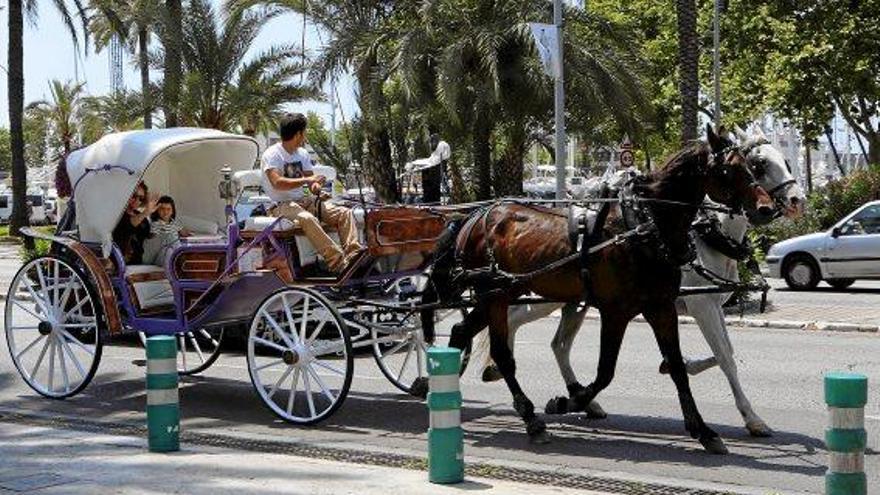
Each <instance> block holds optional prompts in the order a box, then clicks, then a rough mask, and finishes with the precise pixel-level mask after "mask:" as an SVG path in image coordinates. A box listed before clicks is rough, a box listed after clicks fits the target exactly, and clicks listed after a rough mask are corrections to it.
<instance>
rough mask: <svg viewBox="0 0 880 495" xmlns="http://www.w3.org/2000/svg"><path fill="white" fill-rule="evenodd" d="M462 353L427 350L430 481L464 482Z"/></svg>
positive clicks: (446, 350) (444, 348)
mask: <svg viewBox="0 0 880 495" xmlns="http://www.w3.org/2000/svg"><path fill="white" fill-rule="evenodd" d="M459 370H461V351H459V350H458V349H454V348H451V347H432V348H430V349H428V376H429V378H428V386H429V393H428V410H429V412H430V418H431V422H430V427H429V429H428V480H429V481H430V482H431V483H460V482H461V481H464V436H463V435H462V431H461V388H460V387H459V376H458V375H459Z"/></svg>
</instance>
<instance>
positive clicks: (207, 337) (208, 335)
mask: <svg viewBox="0 0 880 495" xmlns="http://www.w3.org/2000/svg"><path fill="white" fill-rule="evenodd" d="M199 333H200V334H202V337H204V338H206V339H208V340H210V341H211V345H213V346H214V347H220V342H217V341H216V340H214V337H212V336H211V334H210V333H208V331H207V330H205V329H204V328H202V329H201V330H199Z"/></svg>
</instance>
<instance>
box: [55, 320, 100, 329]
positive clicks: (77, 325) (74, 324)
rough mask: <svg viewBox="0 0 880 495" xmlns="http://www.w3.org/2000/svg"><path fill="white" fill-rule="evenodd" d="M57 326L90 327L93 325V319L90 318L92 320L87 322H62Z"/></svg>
mask: <svg viewBox="0 0 880 495" xmlns="http://www.w3.org/2000/svg"><path fill="white" fill-rule="evenodd" d="M59 326H60V327H61V328H91V327H93V326H95V320H94V319H92V321H90V322H88V323H63V324H61V325H59Z"/></svg>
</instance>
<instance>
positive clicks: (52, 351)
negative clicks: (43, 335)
mask: <svg viewBox="0 0 880 495" xmlns="http://www.w3.org/2000/svg"><path fill="white" fill-rule="evenodd" d="M48 340H49V392H52V391H53V390H54V389H55V387H54V386H53V385H54V382H55V341H54V340H52V339H51V338H50V339H48Z"/></svg>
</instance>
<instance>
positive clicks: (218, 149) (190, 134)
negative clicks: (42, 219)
mask: <svg viewBox="0 0 880 495" xmlns="http://www.w3.org/2000/svg"><path fill="white" fill-rule="evenodd" d="M258 155H259V146H258V145H257V142H256V141H254V140H253V139H251V138H249V137H246V136H239V135H235V134H228V133H225V132H221V131H217V130H213V129H194V128H173V129H157V130H143V131H130V132H121V133H115V134H108V135H106V136H104V137H102V138H101V139H100V140H98V141H97V142H95V143H94V144H92V145H90V146H88V147H86V148H83V149H81V150H77V151H74V152H73V153H71V154H70V156H69V157H68V159H67V173H68V175H69V176H70V182H71V184H73V185H74V186H75V191H74V199H75V201H76V221H77V227H78V228H79V236H80V240H82V241H84V242H96V243H100V244H101V246H102V249H103V251H104V255H105V256H107V255H108V254H109V252H110V247H111V245H112V233H113V228H114V227H115V226H116V224H117V222H118V221H119V219H120V218H121V217H122V214H123V212H124V210H125V207H126V203H127V202H128V198H129V197H131V195H132V193H133V192H134V189H135V187H136V186H137V183H138V182H139V181H141V180H143V181H144V183H146V185H147V187H148V188H149V190H150V193H151V194H152V193H158V194H162V195H169V196H171V197H172V198H174V202H175V203H176V206H177V214H178V218H181V219H182V220H183V219H186V220H184V224H186V223H188V222H187V220H188V221H189V223H191V224H194V225H190V226H194V227H195V230H196V231H198V232H200V233H204V234H217V233H218V229H219V228H222V227H223V226H225V225H226V216H225V209H224V207H225V204H226V203H225V201H224V200H223V199H222V198H220V195H219V192H218V188H217V186H218V184H219V183H220V180H221V179H222V177H221V174H220V170H221V169H222V168H223V167H227V166H228V167H230V168H231V169H232V171H233V172H236V171H240V170H249V169H252V168H254V165H255V163H256V160H257V157H258ZM119 167H124V168H125V169H127V170H128V171H131V172H132V173H129V172H128V171H127V170H123V169H121V168H119ZM94 170H97V171H94ZM84 175H85V177H83V176H84ZM81 178H82V180H80V179H81ZM211 229H213V230H214V232H210V230H211Z"/></svg>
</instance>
